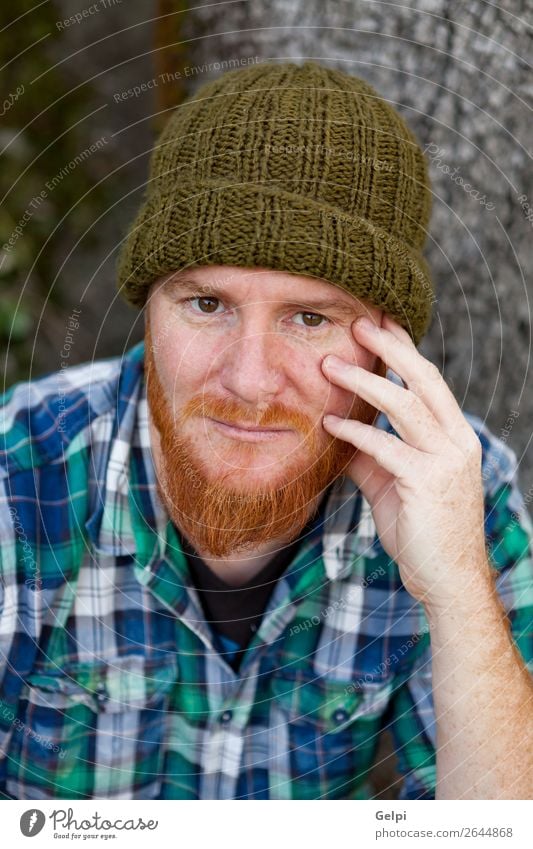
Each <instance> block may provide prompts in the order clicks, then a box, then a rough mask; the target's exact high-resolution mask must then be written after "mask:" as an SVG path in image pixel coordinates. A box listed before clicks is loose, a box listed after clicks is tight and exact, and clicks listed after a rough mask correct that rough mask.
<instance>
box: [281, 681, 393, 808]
mask: <svg viewBox="0 0 533 849" xmlns="http://www.w3.org/2000/svg"><path fill="white" fill-rule="evenodd" d="M392 689H393V679H392V677H389V678H384V679H381V680H376V681H372V682H368V683H367V682H365V683H363V684H359V683H358V684H351V683H350V682H349V681H339V680H335V679H328V678H315V679H312V678H309V679H307V680H304V681H302V680H299V679H298V678H293V679H291V678H286V677H277V676H276V677H275V678H273V680H272V715H271V719H272V722H273V724H274V725H275V726H276V727H277V728H278V730H279V733H280V735H282V736H283V737H284V746H285V748H286V750H287V752H288V764H287V769H288V770H289V772H290V775H291V778H292V779H293V782H292V789H291V794H292V795H291V798H305V799H317V798H328V799H346V798H365V794H366V791H365V790H364V781H365V778H366V775H367V773H368V771H369V770H370V769H371V767H372V765H373V762H374V757H375V752H376V749H377V743H378V737H379V733H380V729H381V722H382V716H383V713H384V711H385V710H386V708H387V705H388V703H389V700H390V696H391V693H392ZM358 793H360V795H358Z"/></svg>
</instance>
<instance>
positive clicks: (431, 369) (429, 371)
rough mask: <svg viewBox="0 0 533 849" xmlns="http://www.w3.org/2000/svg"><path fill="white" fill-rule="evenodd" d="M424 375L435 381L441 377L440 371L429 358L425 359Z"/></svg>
mask: <svg viewBox="0 0 533 849" xmlns="http://www.w3.org/2000/svg"><path fill="white" fill-rule="evenodd" d="M426 377H427V378H428V380H431V381H435V380H440V379H441V373H440V370H439V368H438V366H436V365H435V363H432V362H431V361H430V360H426Z"/></svg>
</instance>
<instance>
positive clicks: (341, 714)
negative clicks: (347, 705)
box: [333, 708, 348, 725]
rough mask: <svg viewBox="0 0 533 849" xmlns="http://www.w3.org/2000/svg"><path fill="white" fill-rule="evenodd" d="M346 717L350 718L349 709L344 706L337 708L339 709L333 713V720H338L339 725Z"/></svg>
mask: <svg viewBox="0 0 533 849" xmlns="http://www.w3.org/2000/svg"><path fill="white" fill-rule="evenodd" d="M346 719H348V711H347V710H344V708H337V710H336V711H335V713H334V714H333V722H336V723H337V725H340V723H341V722H344V721H345V720H346Z"/></svg>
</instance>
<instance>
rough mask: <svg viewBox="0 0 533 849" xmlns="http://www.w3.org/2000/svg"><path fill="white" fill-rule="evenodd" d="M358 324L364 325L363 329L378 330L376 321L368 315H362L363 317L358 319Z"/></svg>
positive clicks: (359, 325)
mask: <svg viewBox="0 0 533 849" xmlns="http://www.w3.org/2000/svg"><path fill="white" fill-rule="evenodd" d="M357 326H358V327H362V328H363V330H374V331H377V330H378V328H377V327H376V325H375V324H374V322H373V321H371V320H370V319H369V318H367V317H366V316H362V317H361V318H358V319H357Z"/></svg>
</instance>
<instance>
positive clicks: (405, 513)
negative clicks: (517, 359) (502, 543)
mask: <svg viewBox="0 0 533 849" xmlns="http://www.w3.org/2000/svg"><path fill="white" fill-rule="evenodd" d="M352 333H353V334H354V337H355V338H356V340H357V342H358V343H359V344H361V345H364V346H365V347H366V348H367V349H368V350H369V351H371V352H372V353H374V354H376V355H377V356H378V357H379V358H380V359H381V360H383V362H384V363H385V364H386V365H388V366H390V368H392V369H393V371H395V372H396V374H398V375H399V377H401V379H402V381H403V383H404V384H405V386H406V387H407V388H403V387H400V386H398V385H396V384H394V383H392V382H391V381H390V380H387V379H386V378H385V377H380V376H379V375H377V374H373V373H372V372H369V371H368V370H366V369H364V368H360V367H359V366H356V365H354V364H353V363H348V362H346V361H344V360H341V359H340V358H339V357H333V356H328V357H325V358H324V360H323V361H322V369H323V371H324V374H325V375H326V376H327V377H328V378H329V379H330V380H331V381H333V382H334V383H336V384H337V385H338V386H341V387H343V388H345V389H349V390H351V391H352V392H354V393H355V394H357V395H358V396H360V397H361V398H363V399H365V400H366V401H368V402H369V403H371V404H372V405H373V406H374V407H376V408H377V409H379V410H382V411H383V412H384V413H385V414H386V415H387V417H388V419H389V421H390V423H391V425H392V427H393V428H394V430H395V431H396V433H397V434H398V435H399V437H401V438H400V439H399V438H398V437H396V436H394V435H393V434H388V433H385V432H384V431H382V430H379V429H378V428H376V427H375V426H374V425H367V424H363V423H362V422H360V421H355V420H352V419H343V418H340V417H338V416H325V417H324V428H325V429H326V430H327V431H328V433H330V434H331V435H333V436H335V437H338V438H339V439H344V440H346V441H348V442H350V443H351V444H352V445H354V446H355V447H356V448H358V449H359V450H358V451H357V453H356V454H355V457H354V459H353V460H352V462H351V463H350V465H349V466H348V468H347V470H346V471H347V474H348V475H349V476H350V477H351V478H352V480H353V481H354V482H355V483H356V485H357V486H358V487H359V488H360V489H361V491H362V493H363V495H364V496H365V498H366V499H367V501H368V502H369V504H370V506H371V509H372V515H373V518H374V522H375V524H376V529H377V532H378V535H379V538H380V540H381V544H382V545H383V548H384V549H385V551H386V552H387V554H388V555H389V556H390V557H391V558H392V559H393V560H394V561H395V562H396V563H397V564H398V566H399V568H400V575H401V578H402V581H403V583H404V585H405V586H406V588H407V589H408V591H409V592H410V593H411V594H412V595H413V596H414V597H415V598H416V599H418V600H419V601H421V602H423V603H424V605H425V606H427V607H429V608H432V609H433V608H435V609H442V608H444V609H446V608H447V607H448V605H450V604H453V605H455V606H457V604H460V602H461V599H462V598H463V597H464V594H465V593H468V594H469V595H470V596H471V594H472V593H476V591H477V590H478V588H480V587H485V586H488V584H489V582H490V567H489V564H488V559H487V553H486V548H485V537H484V524H483V523H484V496H483V484H482V478H481V444H480V442H479V439H478V437H477V435H476V434H475V432H474V431H473V429H472V428H471V427H470V425H469V424H468V422H467V421H466V419H465V418H464V416H463V414H462V412H461V410H460V408H459V406H458V404H457V402H456V400H455V398H454V396H453V394H452V392H451V390H450V389H449V387H448V386H447V385H446V383H445V381H444V380H443V378H442V376H441V374H440V372H439V370H438V369H437V367H436V366H435V365H433V364H432V363H430V362H429V361H428V360H426V359H425V358H424V357H423V356H422V355H421V354H420V353H419V352H418V351H417V349H416V347H415V345H414V344H413V342H412V340H411V337H410V336H409V334H408V333H407V331H405V330H404V329H403V328H402V327H400V326H399V325H398V324H397V323H396V322H395V321H394V320H393V319H392V318H390V317H389V316H387V315H385V316H384V318H383V325H382V327H381V328H379V327H377V326H376V325H375V324H373V323H372V322H370V321H369V320H368V319H358V320H356V321H354V322H353V323H352Z"/></svg>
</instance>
